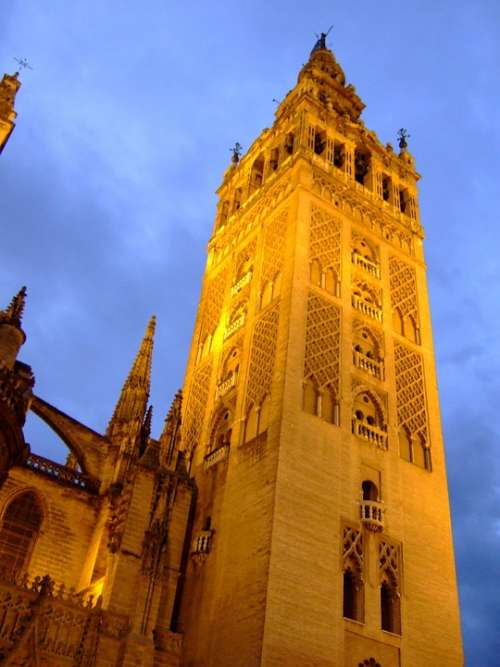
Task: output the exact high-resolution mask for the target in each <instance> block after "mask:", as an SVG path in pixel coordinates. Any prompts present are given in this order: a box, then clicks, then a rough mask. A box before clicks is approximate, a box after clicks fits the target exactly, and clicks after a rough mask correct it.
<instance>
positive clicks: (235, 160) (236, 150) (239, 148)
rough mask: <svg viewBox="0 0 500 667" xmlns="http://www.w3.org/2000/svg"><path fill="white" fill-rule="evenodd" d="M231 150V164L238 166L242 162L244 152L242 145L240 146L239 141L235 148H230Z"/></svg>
mask: <svg viewBox="0 0 500 667" xmlns="http://www.w3.org/2000/svg"><path fill="white" fill-rule="evenodd" d="M229 150H230V151H231V153H232V154H233V155H232V157H231V162H232V163H233V164H238V162H239V161H240V157H241V152H242V150H243V147H242V145H241V144H240V142H239V141H237V142H236V143H235V144H234V146H233V148H230V149H229Z"/></svg>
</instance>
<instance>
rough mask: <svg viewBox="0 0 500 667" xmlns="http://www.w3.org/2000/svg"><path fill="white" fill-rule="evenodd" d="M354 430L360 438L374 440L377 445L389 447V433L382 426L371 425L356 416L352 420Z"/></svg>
mask: <svg viewBox="0 0 500 667" xmlns="http://www.w3.org/2000/svg"><path fill="white" fill-rule="evenodd" d="M352 432H353V433H354V435H357V436H358V438H363V439H364V440H368V442H372V443H373V444H374V445H376V446H377V447H380V449H387V433H386V431H384V430H383V429H381V428H378V427H376V426H371V425H370V424H367V423H366V422H364V421H361V420H360V419H357V418H356V417H354V419H353V420H352Z"/></svg>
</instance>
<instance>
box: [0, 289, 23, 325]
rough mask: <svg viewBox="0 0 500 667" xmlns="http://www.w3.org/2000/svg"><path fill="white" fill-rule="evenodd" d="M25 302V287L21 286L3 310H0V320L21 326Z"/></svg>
mask: <svg viewBox="0 0 500 667" xmlns="http://www.w3.org/2000/svg"><path fill="white" fill-rule="evenodd" d="M25 302H26V287H21V289H20V290H19V292H18V293H17V294H16V296H15V297H14V298H13V299H12V301H11V302H10V303H9V305H8V306H7V308H6V309H5V310H0V321H3V322H8V323H9V324H13V325H14V326H17V327H21V320H22V317H23V311H24V305H25Z"/></svg>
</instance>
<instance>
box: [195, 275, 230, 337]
mask: <svg viewBox="0 0 500 667" xmlns="http://www.w3.org/2000/svg"><path fill="white" fill-rule="evenodd" d="M227 273H228V272H227V269H223V270H222V271H220V272H219V273H218V274H217V275H216V276H215V277H214V278H212V279H211V280H210V281H209V282H208V284H207V286H206V288H205V292H204V295H203V315H202V318H201V336H200V340H203V339H204V338H205V336H207V335H213V333H214V331H215V329H216V328H217V325H218V324H219V320H220V316H221V311H222V305H223V303H224V296H225V294H226V283H227Z"/></svg>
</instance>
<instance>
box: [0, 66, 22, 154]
mask: <svg viewBox="0 0 500 667" xmlns="http://www.w3.org/2000/svg"><path fill="white" fill-rule="evenodd" d="M18 76H19V75H18V73H17V72H16V73H15V74H13V75H10V74H4V76H3V79H2V80H1V81H0V153H1V152H2V151H3V149H4V148H5V144H6V143H7V141H8V140H9V137H10V135H11V134H12V131H13V130H14V127H15V126H16V124H15V120H16V116H17V114H16V112H15V111H14V102H15V100H16V94H17V91H18V90H19V88H20V87H21V82H20V81H19V79H18Z"/></svg>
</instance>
